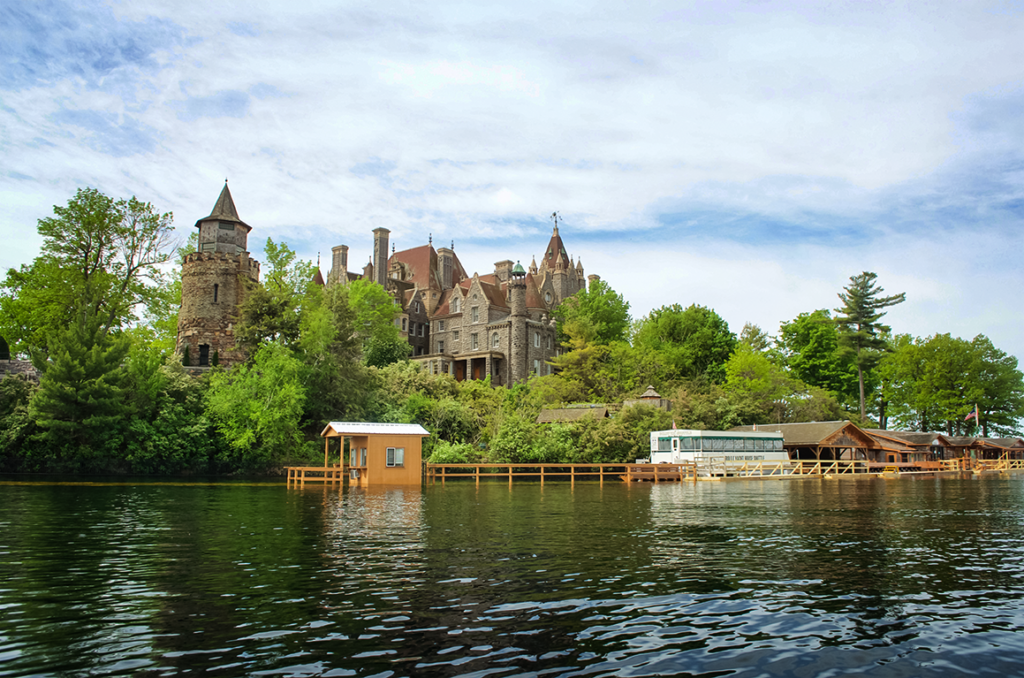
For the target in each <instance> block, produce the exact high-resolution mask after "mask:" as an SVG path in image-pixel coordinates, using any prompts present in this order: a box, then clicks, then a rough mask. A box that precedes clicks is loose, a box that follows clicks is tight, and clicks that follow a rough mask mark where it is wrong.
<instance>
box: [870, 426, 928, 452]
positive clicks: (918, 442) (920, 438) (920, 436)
mask: <svg viewBox="0 0 1024 678" xmlns="http://www.w3.org/2000/svg"><path fill="white" fill-rule="evenodd" d="M864 430H865V431H867V432H868V433H869V434H871V435H875V434H878V435H884V436H888V437H890V438H897V439H899V440H903V441H905V442H908V443H910V444H911V445H915V446H918V447H930V446H931V445H943V446H945V444H946V442H947V439H946V437H945V436H944V435H942V434H941V433H927V432H925V433H922V432H921V431H890V430H888V429H881V428H866V429H864Z"/></svg>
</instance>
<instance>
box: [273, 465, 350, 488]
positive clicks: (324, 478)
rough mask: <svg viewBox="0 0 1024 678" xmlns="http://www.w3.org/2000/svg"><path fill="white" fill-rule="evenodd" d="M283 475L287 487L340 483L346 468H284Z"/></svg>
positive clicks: (346, 473)
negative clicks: (292, 485)
mask: <svg viewBox="0 0 1024 678" xmlns="http://www.w3.org/2000/svg"><path fill="white" fill-rule="evenodd" d="M284 470H285V473H286V475H287V482H288V484H289V485H291V484H292V483H295V484H296V485H302V484H305V483H341V482H343V481H344V480H345V476H346V475H348V466H347V465H346V466H342V465H341V464H334V465H332V466H326V467H325V466H286V467H285V469H284Z"/></svg>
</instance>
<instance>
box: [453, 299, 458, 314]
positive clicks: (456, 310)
mask: <svg viewBox="0 0 1024 678" xmlns="http://www.w3.org/2000/svg"><path fill="white" fill-rule="evenodd" d="M458 312H459V298H458V297H455V298H454V299H452V313H458Z"/></svg>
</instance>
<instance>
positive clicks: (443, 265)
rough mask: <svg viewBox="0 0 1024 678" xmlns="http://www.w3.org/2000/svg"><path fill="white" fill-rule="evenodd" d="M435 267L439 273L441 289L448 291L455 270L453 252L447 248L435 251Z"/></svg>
mask: <svg viewBox="0 0 1024 678" xmlns="http://www.w3.org/2000/svg"><path fill="white" fill-rule="evenodd" d="M437 267H438V269H440V273H441V289H442V290H450V289H451V288H452V287H453V286H454V285H453V284H452V276H453V273H454V270H455V250H453V249H451V248H449V247H442V248H441V249H439V250H438V251H437Z"/></svg>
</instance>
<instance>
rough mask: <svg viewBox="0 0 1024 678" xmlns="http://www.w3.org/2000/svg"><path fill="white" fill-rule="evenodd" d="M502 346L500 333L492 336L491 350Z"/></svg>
mask: <svg viewBox="0 0 1024 678" xmlns="http://www.w3.org/2000/svg"><path fill="white" fill-rule="evenodd" d="M499 346H501V339H500V338H499V337H498V333H497V332H495V333H494V334H493V335H491V348H498V347H499Z"/></svg>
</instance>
